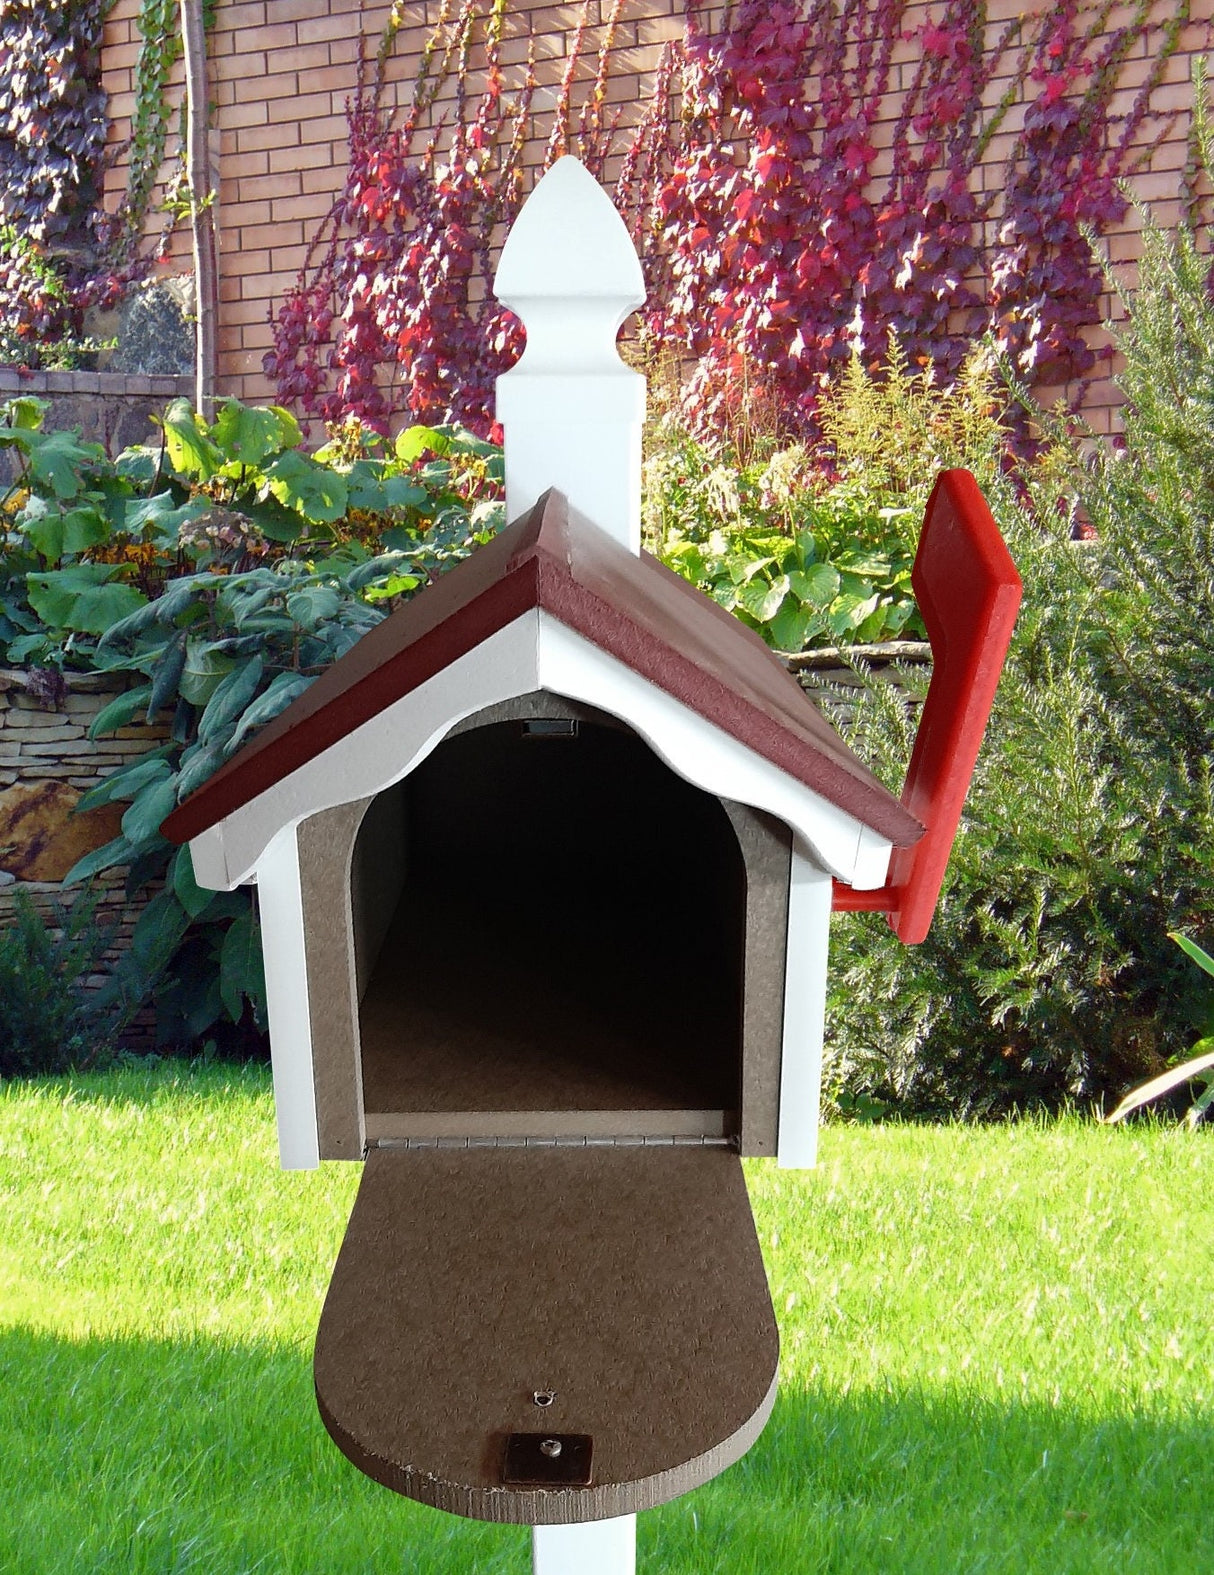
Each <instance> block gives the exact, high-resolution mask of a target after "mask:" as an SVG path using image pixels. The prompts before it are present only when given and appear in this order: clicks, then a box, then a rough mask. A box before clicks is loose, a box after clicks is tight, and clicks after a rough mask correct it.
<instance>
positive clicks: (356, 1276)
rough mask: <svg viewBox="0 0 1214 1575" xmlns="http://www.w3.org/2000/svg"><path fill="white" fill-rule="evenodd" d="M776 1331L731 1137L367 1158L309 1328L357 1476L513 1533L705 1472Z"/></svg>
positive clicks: (773, 1359) (756, 1408)
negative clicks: (727, 1140) (509, 1526)
mask: <svg viewBox="0 0 1214 1575" xmlns="http://www.w3.org/2000/svg"><path fill="white" fill-rule="evenodd" d="M778 1358H779V1336H778V1334H777V1330H776V1323H775V1318H774V1315H773V1313H772V1307H771V1299H770V1296H769V1294H768V1288H767V1277H766V1272H765V1270H764V1266H763V1259H762V1255H761V1253H760V1250H759V1243H758V1239H757V1236H756V1234H755V1226H754V1220H753V1217H752V1215H751V1209H750V1202H749V1199H748V1197H747V1193H746V1185H745V1180H744V1178H743V1174H742V1167H741V1162H740V1160H739V1158H738V1156H737V1154H736V1152H734V1151H732V1150H731V1149H730V1148H727V1147H725V1146H723V1145H717V1144H712V1143H702V1142H678V1141H676V1142H670V1141H667V1142H666V1143H663V1144H653V1143H642V1142H637V1143H634V1144H629V1143H626V1142H620V1141H617V1142H615V1143H611V1142H606V1141H605V1142H602V1143H596V1142H591V1143H582V1144H578V1145H574V1144H570V1143H564V1142H561V1143H555V1142H551V1141H549V1142H547V1143H540V1144H537V1143H535V1141H534V1140H532V1141H531V1142H529V1143H517V1144H510V1143H505V1144H504V1143H502V1142H500V1141H498V1142H496V1143H485V1144H484V1145H478V1144H475V1143H473V1144H472V1145H470V1146H466V1147H464V1146H461V1147H439V1146H437V1145H436V1144H434V1145H430V1146H401V1147H395V1148H393V1147H379V1148H373V1149H372V1150H371V1151H370V1153H369V1154H368V1156H367V1160H366V1165H365V1169H364V1173H363V1178H362V1183H361V1186H360V1188H359V1192H358V1197H357V1200H356V1202H355V1205H354V1210H353V1213H352V1215H351V1218H350V1223H349V1227H348V1229H347V1232H346V1238H345V1241H344V1243H343V1246H342V1249H341V1253H340V1255H339V1257H338V1260H337V1264H336V1267H335V1269H334V1272H333V1278H332V1282H331V1284H330V1287H329V1294H328V1298H327V1300H326V1302H325V1306H324V1311H323V1313H322V1315H321V1320H320V1327H319V1330H318V1333H317V1338H316V1354H315V1380H316V1395H317V1401H318V1404H319V1407H320V1413H321V1416H322V1418H323V1420H324V1423H325V1426H326V1427H327V1428H328V1430H329V1433H330V1434H331V1436H332V1437H333V1439H334V1440H335V1442H336V1443H337V1445H338V1447H339V1448H340V1449H341V1450H342V1451H343V1453H344V1454H345V1455H346V1456H347V1457H348V1458H349V1459H350V1460H351V1461H353V1462H354V1464H355V1465H357V1466H358V1467H359V1468H360V1469H361V1470H362V1471H364V1472H366V1473H367V1475H369V1476H371V1477H373V1478H374V1479H375V1480H376V1481H379V1482H382V1483H384V1484H385V1485H386V1486H388V1487H391V1488H394V1489H395V1490H396V1491H397V1492H400V1493H403V1494H405V1495H407V1496H408V1497H411V1498H415V1499H418V1500H420V1501H421V1502H423V1503H426V1504H430V1505H433V1506H434V1507H436V1508H438V1509H444V1510H450V1511H453V1512H455V1513H457V1514H461V1515H466V1516H470V1517H473V1518H476V1519H481V1520H491V1521H504V1522H513V1523H519V1524H527V1525H533V1526H542V1525H552V1524H570V1523H575V1522H581V1521H590V1520H601V1519H607V1518H611V1517H615V1516H622V1515H629V1514H633V1513H635V1512H636V1511H638V1510H642V1509H646V1508H649V1507H652V1506H653V1505H655V1504H659V1503H663V1502H665V1501H666V1500H668V1499H671V1498H674V1497H676V1496H677V1495H679V1494H680V1493H684V1492H686V1491H687V1490H688V1489H690V1488H693V1487H696V1486H697V1485H699V1484H700V1483H702V1482H706V1481H708V1480H709V1479H710V1478H712V1477H713V1476H715V1475H717V1473H718V1472H721V1471H723V1470H724V1469H725V1468H726V1467H727V1466H729V1465H731V1464H732V1463H733V1462H734V1461H735V1460H737V1459H738V1458H739V1457H740V1456H741V1455H743V1454H744V1453H745V1452H746V1450H747V1449H749V1447H750V1445H751V1444H752V1443H753V1442H754V1440H755V1439H756V1437H757V1436H758V1434H759V1433H760V1431H761V1430H762V1428H763V1425H764V1423H765V1422H766V1420H767V1417H768V1415H769V1414H770V1411H771V1408H772V1405H773V1403H774V1400H775V1393H776V1376H777V1365H778Z"/></svg>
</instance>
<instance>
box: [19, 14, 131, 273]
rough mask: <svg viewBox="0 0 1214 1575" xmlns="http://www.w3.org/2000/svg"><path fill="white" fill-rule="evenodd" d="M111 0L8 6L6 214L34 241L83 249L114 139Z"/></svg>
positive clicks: (25, 235) (22, 232)
mask: <svg viewBox="0 0 1214 1575" xmlns="http://www.w3.org/2000/svg"><path fill="white" fill-rule="evenodd" d="M107 9H108V0H0V218H3V220H4V221H5V222H7V223H8V224H10V225H12V226H13V227H14V228H15V229H16V230H17V231H18V232H19V233H20V234H21V235H22V236H24V237H25V238H26V239H27V240H30V241H34V242H37V243H39V244H41V243H44V242H46V241H48V240H50V239H52V238H58V239H61V240H70V241H71V242H74V243H76V244H78V245H79V244H82V243H84V242H86V241H87V240H88V239H89V235H90V231H89V216H90V214H91V212H92V209H93V206H94V204H95V203H96V200H97V197H98V194H99V190H100V177H101V158H102V152H103V150H104V147H105V136H106V95H105V92H104V90H103V88H102V86H101V53H100V52H101V29H102V23H103V21H104V18H105V12H106V10H107Z"/></svg>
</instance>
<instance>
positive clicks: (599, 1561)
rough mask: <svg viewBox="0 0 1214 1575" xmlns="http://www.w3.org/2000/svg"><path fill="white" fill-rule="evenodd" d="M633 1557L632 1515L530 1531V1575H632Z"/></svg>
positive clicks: (634, 1527) (635, 1530)
mask: <svg viewBox="0 0 1214 1575" xmlns="http://www.w3.org/2000/svg"><path fill="white" fill-rule="evenodd" d="M636 1555H637V1518H636V1516H635V1515H621V1516H620V1517H619V1518H618V1519H617V1520H588V1521H583V1522H582V1524H581V1525H578V1526H534V1527H532V1531H531V1561H532V1569H533V1571H534V1575H633V1571H634V1570H635V1569H636Z"/></svg>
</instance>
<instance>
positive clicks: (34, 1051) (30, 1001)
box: [0, 889, 120, 1077]
mask: <svg viewBox="0 0 1214 1575" xmlns="http://www.w3.org/2000/svg"><path fill="white" fill-rule="evenodd" d="M95 908H96V904H95V901H94V900H93V898H92V896H91V895H90V894H89V893H87V892H84V893H81V894H80V895H79V896H78V897H77V898H76V900H75V901H74V902H73V903H72V904H71V906H70V907H66V908H60V909H58V910H57V911H56V913H55V915H54V922H53V924H51V925H48V924H47V923H46V921H45V920H44V919H43V917H42V915H41V914H40V913H39V912H38V910H37V908H36V907H35V906H34V902H33V899H32V898H31V897H30V895H29V893H28V892H25V891H21V890H20V889H18V890H17V891H15V892H14V893H13V922H12V923H11V924H10V925H7V926H5V927H3V928H0V1077H42V1076H46V1075H49V1074H51V1073H56V1072H66V1071H69V1070H70V1069H72V1068H73V1067H90V1066H96V1065H97V1064H98V1062H99V1061H100V1060H101V1059H103V1058H104V1057H105V1056H106V1054H107V1053H108V1051H109V1049H110V1046H111V1045H112V1043H113V1040H114V1036H115V1034H116V1033H117V1031H118V1028H119V1026H120V1014H119V1010H118V1008H117V1006H116V1004H115V1000H114V996H113V994H112V992H110V991H107V990H106V989H105V988H104V987H103V988H102V989H101V990H92V991H89V990H86V989H84V988H83V981H84V980H85V978H87V976H88V975H89V974H91V973H95V972H97V971H98V969H99V968H100V967H101V959H102V954H103V953H104V951H105V949H106V946H107V945H108V944H109V938H110V937H109V932H108V931H107V930H106V929H105V928H103V927H102V926H101V925H99V924H98V923H97V919H96V915H95Z"/></svg>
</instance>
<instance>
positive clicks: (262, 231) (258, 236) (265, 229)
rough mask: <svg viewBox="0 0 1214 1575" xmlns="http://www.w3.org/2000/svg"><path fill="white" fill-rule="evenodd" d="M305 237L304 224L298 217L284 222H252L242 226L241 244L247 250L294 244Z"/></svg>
mask: <svg viewBox="0 0 1214 1575" xmlns="http://www.w3.org/2000/svg"><path fill="white" fill-rule="evenodd" d="M303 239H304V233H303V225H302V224H300V223H299V221H298V220H297V219H288V220H285V221H284V222H283V223H282V224H277V223H275V224H250V225H247V226H246V225H243V224H242V225H241V227H240V245H241V249H242V250H245V249H246V248H248V247H252V248H253V249H254V250H257V249H259V248H261V247H264V246H294V245H296V244H298V242H300V241H302V240H303Z"/></svg>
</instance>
